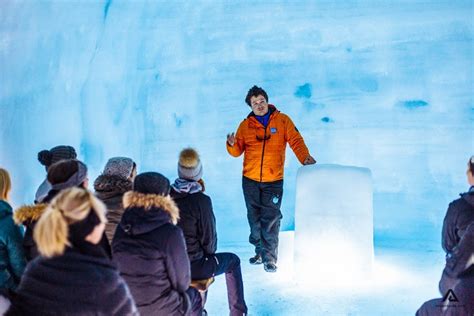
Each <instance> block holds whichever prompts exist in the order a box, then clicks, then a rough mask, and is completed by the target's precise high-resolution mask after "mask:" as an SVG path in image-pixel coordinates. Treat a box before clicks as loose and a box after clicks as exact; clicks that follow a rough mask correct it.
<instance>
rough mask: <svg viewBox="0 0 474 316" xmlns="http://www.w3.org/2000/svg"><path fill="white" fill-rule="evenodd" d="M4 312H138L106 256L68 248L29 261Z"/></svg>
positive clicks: (125, 313) (35, 313)
mask: <svg viewBox="0 0 474 316" xmlns="http://www.w3.org/2000/svg"><path fill="white" fill-rule="evenodd" d="M7 315H51V316H53V315H138V313H137V309H136V306H135V304H134V302H133V298H132V297H131V295H130V292H129V290H128V287H127V284H126V283H125V281H124V280H123V279H122V278H121V277H120V275H119V272H118V270H117V268H116V267H115V265H114V264H113V263H112V262H111V261H110V259H108V258H106V257H99V256H92V255H88V254H84V253H81V252H79V251H78V250H76V249H71V248H68V249H66V251H65V253H64V254H63V255H61V256H57V257H53V258H49V259H48V258H43V257H37V258H36V259H34V260H33V261H31V262H30V263H29V265H28V266H27V268H26V270H25V273H24V274H23V277H22V279H21V283H20V285H19V287H18V290H17V296H15V297H14V299H13V305H12V307H11V308H10V310H9V312H8V313H7Z"/></svg>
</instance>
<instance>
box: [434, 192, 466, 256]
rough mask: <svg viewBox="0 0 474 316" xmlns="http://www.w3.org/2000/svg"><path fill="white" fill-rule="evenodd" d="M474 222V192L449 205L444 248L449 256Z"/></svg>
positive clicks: (445, 223)
mask: <svg viewBox="0 0 474 316" xmlns="http://www.w3.org/2000/svg"><path fill="white" fill-rule="evenodd" d="M473 222H474V192H467V193H463V194H461V197H460V198H459V199H457V200H454V201H453V202H451V203H450V204H449V207H448V211H447V212H446V216H445V218H444V222H443V232H442V236H441V237H442V246H443V249H444V251H445V252H446V253H447V254H448V255H449V254H450V253H451V252H452V251H453V249H454V247H456V245H457V244H458V243H459V241H460V240H461V237H462V236H463V235H464V232H465V231H466V229H467V227H468V226H469V225H470V224H471V223H473Z"/></svg>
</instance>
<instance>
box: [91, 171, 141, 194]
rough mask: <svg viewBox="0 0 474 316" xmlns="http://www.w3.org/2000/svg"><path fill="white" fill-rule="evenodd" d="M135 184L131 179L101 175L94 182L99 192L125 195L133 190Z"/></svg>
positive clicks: (95, 188)
mask: <svg viewBox="0 0 474 316" xmlns="http://www.w3.org/2000/svg"><path fill="white" fill-rule="evenodd" d="M132 186H133V182H132V181H131V180H130V179H124V178H123V177H120V176H116V175H104V174H103V175H100V176H98V177H97V179H95V181H94V190H95V191H97V192H101V193H102V192H104V193H106V192H113V193H117V194H123V193H125V192H127V191H130V190H132Z"/></svg>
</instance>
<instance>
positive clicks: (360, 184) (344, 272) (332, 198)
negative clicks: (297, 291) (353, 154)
mask: <svg viewBox="0 0 474 316" xmlns="http://www.w3.org/2000/svg"><path fill="white" fill-rule="evenodd" d="M296 186H297V187H296V206H295V207H296V209H295V244H294V249H295V250H294V251H295V256H294V260H295V262H294V268H295V270H294V273H295V277H296V279H297V280H298V281H299V282H305V283H306V282H312V283H314V284H325V285H327V284H334V285H337V284H342V285H346V284H349V285H352V284H353V282H355V281H358V280H364V279H366V278H367V277H370V275H371V272H372V265H373V258H374V243H373V207H372V195H373V189H372V176H371V172H370V170H369V169H367V168H359V167H351V166H340V165H311V166H303V167H301V168H300V169H299V170H298V174H297V179H296Z"/></svg>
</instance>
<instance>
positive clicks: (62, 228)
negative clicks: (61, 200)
mask: <svg viewBox="0 0 474 316" xmlns="http://www.w3.org/2000/svg"><path fill="white" fill-rule="evenodd" d="M68 231H69V229H68V225H67V222H66V219H65V218H64V216H63V215H62V214H61V210H60V209H59V208H58V207H57V206H56V205H51V206H49V207H48V209H47V210H46V212H45V213H44V214H43V215H42V216H41V218H40V220H39V221H38V224H37V225H36V227H35V229H34V236H33V237H34V239H35V241H36V244H37V246H38V251H39V253H40V254H41V255H43V256H45V257H48V258H49V257H54V256H58V255H62V254H63V253H64V249H65V248H66V245H69V241H68V239H67V237H68Z"/></svg>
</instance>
